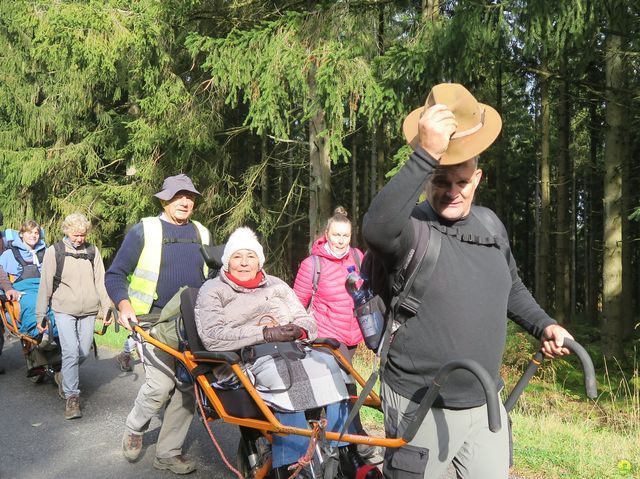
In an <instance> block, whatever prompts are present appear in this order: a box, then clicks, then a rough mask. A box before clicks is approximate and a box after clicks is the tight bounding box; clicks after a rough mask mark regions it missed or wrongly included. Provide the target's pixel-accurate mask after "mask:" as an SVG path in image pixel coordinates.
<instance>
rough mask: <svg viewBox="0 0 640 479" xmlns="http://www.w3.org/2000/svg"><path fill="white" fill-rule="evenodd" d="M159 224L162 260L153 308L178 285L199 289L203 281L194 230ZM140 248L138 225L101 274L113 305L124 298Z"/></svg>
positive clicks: (189, 225) (191, 226) (141, 238)
mask: <svg viewBox="0 0 640 479" xmlns="http://www.w3.org/2000/svg"><path fill="white" fill-rule="evenodd" d="M161 224H162V238H163V240H164V241H163V245H162V257H161V262H160V275H159V277H158V285H157V288H156V294H157V298H156V300H155V301H154V303H153V305H152V306H153V307H158V308H162V307H163V306H164V305H165V304H167V302H169V300H170V299H171V298H172V297H173V295H175V294H176V292H177V291H178V289H180V287H182V286H193V287H200V286H201V285H202V283H203V282H204V279H205V278H204V274H203V272H202V267H203V265H204V259H203V258H202V254H201V253H200V245H199V244H198V243H197V242H198V240H199V237H198V233H197V230H196V227H195V225H194V224H193V223H191V222H189V223H187V224H184V225H174V224H172V223H168V222H166V221H163V220H161ZM171 239H176V240H190V239H191V240H194V241H196V242H195V243H171V242H168V243H166V242H165V241H166V240H171ZM143 245H144V229H143V227H142V223H138V224H136V225H135V226H134V227H133V228H131V230H130V231H129V232H128V233H127V235H126V236H125V238H124V241H123V242H122V246H120V249H119V250H118V252H117V253H116V257H115V258H114V260H113V263H111V266H110V267H109V269H108V270H107V272H106V274H105V286H106V287H107V292H108V293H109V297H110V298H111V300H112V301H113V302H114V303H115V305H116V306H117V305H118V303H119V302H120V301H122V300H123V299H128V298H129V295H128V288H129V283H128V281H127V278H128V276H129V275H130V274H131V273H133V271H134V270H135V268H136V265H137V264H138V260H139V258H140V254H141V252H142V247H143Z"/></svg>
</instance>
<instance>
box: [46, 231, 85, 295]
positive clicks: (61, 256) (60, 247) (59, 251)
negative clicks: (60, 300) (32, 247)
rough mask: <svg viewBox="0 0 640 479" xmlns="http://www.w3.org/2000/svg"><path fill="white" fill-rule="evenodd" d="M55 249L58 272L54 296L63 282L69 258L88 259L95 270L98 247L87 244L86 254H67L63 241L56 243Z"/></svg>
mask: <svg viewBox="0 0 640 479" xmlns="http://www.w3.org/2000/svg"><path fill="white" fill-rule="evenodd" d="M53 248H54V251H55V253H56V272H55V275H54V276H53V289H52V290H51V294H52V295H53V293H54V292H55V291H56V289H58V286H60V282H61V281H62V270H63V269H64V262H65V259H66V258H67V256H71V257H72V258H76V259H86V260H87V261H89V262H90V263H91V268H92V269H93V270H95V264H94V260H95V259H96V247H95V246H94V245H93V244H91V243H87V244H86V246H85V250H86V251H85V252H84V253H69V252H67V249H66V248H65V246H64V242H63V241H62V240H60V241H58V242H57V243H54V244H53Z"/></svg>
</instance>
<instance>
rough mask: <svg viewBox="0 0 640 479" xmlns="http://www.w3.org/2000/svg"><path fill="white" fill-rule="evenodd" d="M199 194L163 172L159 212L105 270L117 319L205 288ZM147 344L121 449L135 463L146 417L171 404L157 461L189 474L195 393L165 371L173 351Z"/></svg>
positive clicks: (206, 238)
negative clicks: (186, 446) (185, 290)
mask: <svg viewBox="0 0 640 479" xmlns="http://www.w3.org/2000/svg"><path fill="white" fill-rule="evenodd" d="M196 195H200V192H198V190H196V188H195V187H194V186H193V183H192V181H191V179H190V178H189V177H188V176H187V175H184V174H180V175H176V176H170V177H168V178H166V179H165V180H164V183H163V184H162V190H161V191H159V192H158V193H156V194H155V195H154V196H155V197H156V198H158V199H159V200H160V204H161V206H162V210H163V211H162V213H161V214H160V215H159V216H155V217H149V218H143V219H142V220H141V221H140V223H138V224H136V225H135V226H134V227H133V228H131V230H130V231H129V232H128V233H127V235H126V236H125V238H124V241H123V243H122V246H121V247H120V249H119V250H118V253H117V254H116V257H115V258H114V260H113V263H112V264H111V267H110V268H109V269H108V270H107V273H106V275H105V285H106V287H107V292H108V293H109V296H110V297H111V299H112V301H113V302H114V304H115V305H116V306H117V308H118V312H119V316H118V322H119V323H120V324H122V326H124V327H125V328H127V329H131V324H130V322H131V321H137V316H138V315H142V314H149V313H159V312H160V311H161V310H162V308H163V306H165V305H166V304H167V303H168V302H169V300H170V299H171V298H172V297H173V296H174V295H175V294H176V293H177V292H178V290H179V289H180V287H182V286H193V287H200V286H201V285H202V283H203V282H204V280H205V278H206V277H207V268H206V265H205V263H204V259H203V257H202V255H201V253H200V245H201V244H206V245H208V244H209V243H210V237H211V235H210V233H209V231H208V230H207V229H206V228H205V227H204V226H203V225H201V224H200V223H198V222H197V221H193V220H191V219H190V218H191V215H192V214H193V210H194V207H195V198H196ZM144 348H145V350H144V353H145V357H146V358H147V359H148V360H147V361H145V378H146V380H145V383H144V384H143V385H142V386H141V388H140V391H139V392H138V396H137V398H136V400H135V405H134V407H133V409H132V410H131V412H130V413H129V415H128V416H127V420H126V428H125V433H124V438H123V441H122V452H123V454H124V456H125V458H126V459H127V460H129V461H131V462H133V461H135V460H136V459H137V458H138V456H139V455H140V452H141V450H142V435H143V433H144V431H145V430H146V429H147V427H148V426H149V421H151V418H152V417H153V416H155V415H157V414H158V413H159V412H160V410H161V409H162V408H163V407H165V406H166V408H165V411H164V419H163V421H162V427H161V428H160V434H159V436H158V443H157V444H156V458H155V460H154V462H153V467H155V468H156V469H169V470H170V471H172V472H174V473H176V474H188V473H189V472H191V471H193V470H194V469H195V463H194V461H192V460H191V459H187V458H186V457H185V456H183V455H182V445H183V443H184V440H185V438H186V435H187V432H188V430H189V425H190V424H191V420H192V418H193V414H194V411H195V398H194V396H193V392H192V391H190V390H187V391H181V390H180V389H178V388H176V384H175V382H174V377H173V376H170V375H169V374H168V373H167V371H173V370H174V361H173V358H172V357H171V356H170V355H168V354H167V353H165V352H164V351H161V350H159V349H156V348H154V347H153V346H151V345H145V346H144ZM125 354H126V353H125ZM121 355H122V353H121ZM157 361H160V362H162V363H164V365H161V364H159V363H158V362H157ZM121 364H122V363H121Z"/></svg>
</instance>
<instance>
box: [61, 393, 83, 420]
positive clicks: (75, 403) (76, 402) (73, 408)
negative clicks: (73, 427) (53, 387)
mask: <svg viewBox="0 0 640 479" xmlns="http://www.w3.org/2000/svg"><path fill="white" fill-rule="evenodd" d="M80 417H82V411H80V398H79V397H78V396H71V397H69V398H68V399H67V404H66V406H65V408H64V418H65V419H76V418H80Z"/></svg>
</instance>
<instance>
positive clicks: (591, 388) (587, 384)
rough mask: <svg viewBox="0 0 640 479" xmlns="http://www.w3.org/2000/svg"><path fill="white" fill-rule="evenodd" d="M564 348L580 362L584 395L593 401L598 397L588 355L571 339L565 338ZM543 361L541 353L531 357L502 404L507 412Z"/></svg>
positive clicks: (592, 368) (593, 370) (594, 375)
mask: <svg viewBox="0 0 640 479" xmlns="http://www.w3.org/2000/svg"><path fill="white" fill-rule="evenodd" d="M564 346H566V347H567V348H568V349H569V350H570V351H571V352H572V353H574V354H575V355H576V356H578V359H579V360H580V363H581V365H582V372H583V374H584V388H585V393H586V395H587V397H588V398H590V399H595V398H596V397H597V396H598V388H597V385H596V373H595V369H594V367H593V362H592V361H591V357H590V356H589V353H587V351H586V349H584V348H583V347H582V346H581V345H580V343H578V342H577V341H575V340H573V339H569V338H565V340H564ZM543 360H544V354H542V351H537V352H536V353H535V354H534V355H533V358H531V361H530V362H529V366H527V369H526V370H525V372H524V374H523V375H522V377H521V378H520V379H519V380H518V383H517V384H516V385H515V386H514V388H513V390H512V391H511V394H509V397H508V398H507V400H506V401H505V402H504V408H505V409H506V410H507V412H509V411H511V410H512V409H513V406H515V404H516V402H517V401H518V398H519V397H520V395H521V394H522V391H524V388H525V387H527V384H529V381H530V380H531V378H532V377H533V375H534V374H535V373H536V371H537V370H538V368H539V367H540V365H541V364H542V361H543Z"/></svg>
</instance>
